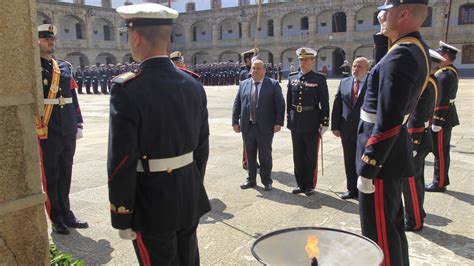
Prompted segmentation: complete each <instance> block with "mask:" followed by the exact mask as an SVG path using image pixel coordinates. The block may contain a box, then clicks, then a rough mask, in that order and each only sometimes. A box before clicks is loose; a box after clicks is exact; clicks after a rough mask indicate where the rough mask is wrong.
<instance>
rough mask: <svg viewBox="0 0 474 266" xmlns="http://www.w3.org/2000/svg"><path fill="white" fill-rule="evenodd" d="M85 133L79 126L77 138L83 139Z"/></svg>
mask: <svg viewBox="0 0 474 266" xmlns="http://www.w3.org/2000/svg"><path fill="white" fill-rule="evenodd" d="M83 137H84V135H83V134H82V128H79V127H78V128H77V133H76V139H82V138H83Z"/></svg>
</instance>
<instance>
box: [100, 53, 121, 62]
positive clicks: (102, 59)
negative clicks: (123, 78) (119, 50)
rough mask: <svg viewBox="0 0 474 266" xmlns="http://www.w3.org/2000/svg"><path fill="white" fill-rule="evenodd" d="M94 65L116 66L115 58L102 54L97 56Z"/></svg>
mask: <svg viewBox="0 0 474 266" xmlns="http://www.w3.org/2000/svg"><path fill="white" fill-rule="evenodd" d="M95 63H96V64H97V65H100V64H106V65H108V64H114V65H115V64H117V58H116V57H115V56H114V55H112V54H109V53H102V54H99V55H98V56H97V57H96V59H95Z"/></svg>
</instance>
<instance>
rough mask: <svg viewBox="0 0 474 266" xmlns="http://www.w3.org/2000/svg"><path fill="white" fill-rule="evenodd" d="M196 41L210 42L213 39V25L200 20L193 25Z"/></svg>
mask: <svg viewBox="0 0 474 266" xmlns="http://www.w3.org/2000/svg"><path fill="white" fill-rule="evenodd" d="M191 27H192V30H193V41H194V42H210V41H211V40H212V32H211V25H210V24H209V23H207V22H204V21H198V22H196V23H194V24H193V25H192V26H191Z"/></svg>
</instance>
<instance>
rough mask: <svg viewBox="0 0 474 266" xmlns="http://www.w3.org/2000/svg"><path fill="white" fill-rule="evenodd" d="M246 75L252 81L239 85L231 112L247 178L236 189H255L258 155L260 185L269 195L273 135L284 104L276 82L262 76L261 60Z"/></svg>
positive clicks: (254, 63)
mask: <svg viewBox="0 0 474 266" xmlns="http://www.w3.org/2000/svg"><path fill="white" fill-rule="evenodd" d="M250 71H251V75H252V77H251V78H248V79H246V80H244V81H242V82H241V83H240V85H239V91H238V92H237V96H236V97H235V100H234V107H233V110H232V127H233V129H234V131H235V132H236V133H240V132H242V138H243V141H244V144H245V149H246V150H247V155H248V173H249V176H248V177H247V181H246V182H245V183H243V184H242V185H241V186H240V188H242V189H247V188H251V187H255V186H256V185H257V182H256V177H257V152H258V159H259V161H260V177H261V180H262V184H263V185H264V187H265V190H266V191H270V190H272V182H273V181H272V178H271V172H272V142H273V134H274V133H277V132H278V131H280V130H281V127H282V126H283V121H284V116H285V100H284V99H283V94H282V92H281V87H280V85H279V84H278V81H276V80H274V79H271V78H268V77H266V76H265V66H264V63H263V61H262V60H260V59H257V60H254V61H253V63H252V67H251V69H250Z"/></svg>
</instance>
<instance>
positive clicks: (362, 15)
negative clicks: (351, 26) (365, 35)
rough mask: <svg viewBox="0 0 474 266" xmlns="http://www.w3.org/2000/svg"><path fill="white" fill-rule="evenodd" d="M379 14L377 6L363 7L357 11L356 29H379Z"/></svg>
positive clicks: (373, 30) (372, 30)
mask: <svg viewBox="0 0 474 266" xmlns="http://www.w3.org/2000/svg"><path fill="white" fill-rule="evenodd" d="M377 14H378V11H377V7H376V6H368V7H363V8H361V9H360V10H359V11H357V14H356V18H355V20H356V21H355V31H371V32H375V31H377V30H378V29H379V28H380V26H379V21H378V19H377Z"/></svg>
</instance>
